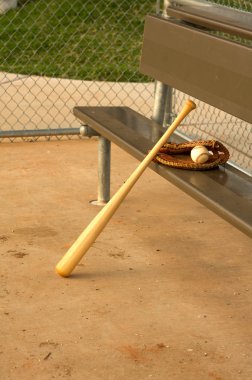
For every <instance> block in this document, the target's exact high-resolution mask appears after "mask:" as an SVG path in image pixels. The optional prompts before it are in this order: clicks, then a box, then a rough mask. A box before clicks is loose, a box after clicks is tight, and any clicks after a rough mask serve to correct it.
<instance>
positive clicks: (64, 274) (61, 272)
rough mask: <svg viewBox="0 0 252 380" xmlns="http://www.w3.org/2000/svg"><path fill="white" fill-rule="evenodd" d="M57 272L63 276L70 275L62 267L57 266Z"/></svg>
mask: <svg viewBox="0 0 252 380" xmlns="http://www.w3.org/2000/svg"><path fill="white" fill-rule="evenodd" d="M55 272H56V273H57V274H58V275H60V276H61V277H69V273H66V272H64V271H63V270H62V268H60V267H58V266H56V268H55Z"/></svg>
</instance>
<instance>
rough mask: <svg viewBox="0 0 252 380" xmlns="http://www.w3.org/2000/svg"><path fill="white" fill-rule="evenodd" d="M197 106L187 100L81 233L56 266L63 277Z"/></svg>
mask: <svg viewBox="0 0 252 380" xmlns="http://www.w3.org/2000/svg"><path fill="white" fill-rule="evenodd" d="M194 108H196V105H195V103H194V102H193V101H191V100H187V101H186V103H185V105H184V106H183V108H182V110H181V112H180V113H179V114H178V116H177V117H176V119H175V120H174V122H173V123H172V124H171V125H170V126H169V128H168V129H167V130H166V132H165V133H164V134H163V136H162V137H161V138H160V140H158V142H157V143H156V144H155V145H154V147H153V148H152V149H151V151H150V152H149V153H148V154H147V156H146V157H145V158H144V160H143V161H142V162H141V163H140V165H139V166H138V167H137V168H136V169H135V171H134V172H133V173H132V174H131V175H130V177H129V178H128V179H127V181H126V182H125V183H124V184H123V185H122V186H121V187H120V189H119V190H118V191H117V192H116V193H115V195H114V196H113V197H112V198H111V199H110V201H109V202H108V203H107V204H106V205H105V206H104V207H103V209H102V210H101V211H100V212H99V213H98V214H97V215H96V216H95V218H94V219H93V220H92V222H91V223H90V224H89V225H88V226H87V228H86V229H85V230H84V231H83V232H82V233H81V235H80V236H79V237H78V239H77V240H76V241H75V242H74V243H73V245H72V246H71V247H70V248H69V250H68V251H67V252H66V254H65V255H64V256H63V257H62V259H61V260H60V261H59V262H58V264H57V266H56V272H57V273H58V274H59V275H60V276H62V277H68V276H70V274H71V273H72V271H73V269H74V268H75V267H76V265H77V264H78V263H79V262H80V260H81V259H82V257H83V256H84V255H85V253H86V252H87V251H88V249H89V248H90V247H91V245H92V244H93V243H94V241H95V240H96V238H97V237H98V236H99V234H100V233H101V232H102V230H103V229H104V227H105V226H106V224H107V223H108V222H109V220H110V219H111V217H112V216H113V215H114V213H115V211H116V210H117V208H118V207H119V206H120V204H121V203H122V201H123V200H124V198H125V197H126V196H127V194H128V193H129V191H130V190H131V188H132V187H133V186H134V184H135V183H136V181H137V180H138V178H139V177H140V176H141V174H142V173H143V172H144V170H145V169H146V168H147V166H148V165H149V164H150V162H151V161H152V160H153V158H154V157H155V156H156V155H157V153H158V151H159V149H160V148H161V147H162V146H163V145H164V144H165V143H166V142H167V140H168V139H169V137H170V136H171V135H172V133H173V132H174V131H175V129H176V128H177V127H178V126H179V124H180V123H181V121H182V120H183V119H184V118H185V117H186V116H187V115H188V114H189V112H191V111H192V110H193V109H194Z"/></svg>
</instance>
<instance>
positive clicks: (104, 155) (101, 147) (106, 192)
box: [91, 136, 111, 206]
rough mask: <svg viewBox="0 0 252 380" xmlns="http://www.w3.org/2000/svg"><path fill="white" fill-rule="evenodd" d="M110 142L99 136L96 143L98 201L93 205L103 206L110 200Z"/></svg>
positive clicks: (93, 202)
mask: <svg viewBox="0 0 252 380" xmlns="http://www.w3.org/2000/svg"><path fill="white" fill-rule="evenodd" d="M110 157H111V142H110V141H109V140H107V139H106V138H105V137H103V136H100V137H99V141H98V199H97V200H96V201H91V203H92V204H93V205H96V206H104V205H105V204H106V203H107V202H108V201H109V200H110Z"/></svg>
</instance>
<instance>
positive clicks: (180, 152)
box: [154, 140, 229, 170]
mask: <svg viewBox="0 0 252 380" xmlns="http://www.w3.org/2000/svg"><path fill="white" fill-rule="evenodd" d="M199 145H201V146H202V145H203V146H205V147H206V148H207V149H208V151H209V152H210V156H209V159H208V161H207V162H205V163H204V164H200V163H196V162H193V161H192V159H191V156H190V153H191V150H192V149H193V148H194V147H195V146H199ZM228 159H229V151H228V150H227V148H226V147H225V146H224V145H223V144H222V143H220V142H219V141H216V140H209V141H201V140H200V141H190V142H185V143H182V144H174V143H167V144H165V145H164V146H163V147H162V148H161V149H160V151H159V153H158V154H157V156H156V157H155V159H154V161H155V162H159V163H161V164H163V165H167V166H170V167H173V168H178V169H189V170H210V169H213V168H216V167H218V166H219V165H223V164H225V163H226V162H227V161H228Z"/></svg>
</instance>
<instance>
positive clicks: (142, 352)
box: [0, 140, 252, 380]
mask: <svg viewBox="0 0 252 380" xmlns="http://www.w3.org/2000/svg"><path fill="white" fill-rule="evenodd" d="M0 151H1V154H0V162H1V166H0V172H1V175H0V197H1V208H0V209H1V212H0V257H1V266H0V271H1V274H0V300H1V309H0V326H1V339H0V379H1V380H16V379H24V380H30V379H32V380H42V379H43V380H44V379H45V380H49V379H60V378H66V379H74V380H85V379H88V380H126V379H127V380H142V379H151V380H170V379H171V380H174V379H176V380H177V379H178V380H198V379H199V380H205V379H209V380H237V379H238V380H239V379H244V380H248V379H251V378H252V359H251V352H252V351H251V348H252V308H251V294H252V275H251V274H252V267H251V263H252V242H251V239H249V238H248V237H246V236H245V235H243V234H242V233H241V232H239V231H238V230H236V229H235V228H233V227H232V226H230V225H229V224H228V223H226V222H225V221H223V220H222V219H220V218H219V217H217V216H216V215H215V214H213V213H212V212H210V211H209V210H207V209H206V208H204V207H203V206H201V205H200V204H198V203H197V202H195V201H194V200H192V199H191V198H189V197H188V196H187V195H185V194H184V193H182V192H181V191H180V190H178V189H177V188H175V187H173V186H172V185H171V184H169V183H168V182H167V181H165V180H164V179H162V178H160V177H159V176H158V175H157V174H156V173H153V172H152V171H150V170H147V171H146V172H145V173H144V175H143V176H142V177H141V178H140V180H139V182H138V183H137V184H136V186H135V188H133V189H132V191H131V193H130V194H129V195H128V197H127V199H126V201H125V202H124V203H123V204H122V205H121V207H120V209H119V210H118V211H117V213H116V214H115V215H114V217H113V219H112V220H111V221H110V223H109V224H108V226H107V227H106V229H105V230H104V232H103V233H102V234H101V235H100V237H99V239H98V240H97V242H96V243H95V244H94V246H93V247H92V248H91V249H90V250H89V252H88V253H87V255H86V257H85V258H84V260H83V261H82V262H81V263H80V265H79V266H78V267H77V268H76V270H75V272H74V274H73V276H72V277H71V278H68V279H63V278H61V277H59V276H57V275H56V274H55V273H54V266H55V264H56V263H57V262H58V260H59V259H60V258H61V257H62V255H63V254H64V253H65V251H66V250H67V249H68V247H69V246H70V245H71V243H72V242H73V241H74V240H75V239H76V238H77V236H78V235H79V233H80V232H81V231H82V230H83V228H84V227H85V226H86V225H87V224H88V223H89V221H91V220H92V218H93V217H94V216H95V215H96V213H97V212H98V210H99V209H98V208H97V207H95V206H92V205H91V204H89V202H88V201H89V200H92V199H94V198H95V197H96V187H97V181H96V170H97V141H96V140H84V141H80V140H76V141H60V142H58V141H54V142H37V143H14V144H9V143H7V144H1V145H0ZM137 164H138V162H137V161H136V160H135V159H133V158H132V157H130V156H129V155H127V154H126V153H124V152H123V151H121V150H119V148H117V147H115V146H113V148H112V193H114V192H115V191H116V189H118V187H119V186H120V184H121V183H122V182H123V180H125V179H126V178H127V177H128V175H129V174H131V172H132V171H133V170H134V168H135V167H136V165H137Z"/></svg>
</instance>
